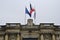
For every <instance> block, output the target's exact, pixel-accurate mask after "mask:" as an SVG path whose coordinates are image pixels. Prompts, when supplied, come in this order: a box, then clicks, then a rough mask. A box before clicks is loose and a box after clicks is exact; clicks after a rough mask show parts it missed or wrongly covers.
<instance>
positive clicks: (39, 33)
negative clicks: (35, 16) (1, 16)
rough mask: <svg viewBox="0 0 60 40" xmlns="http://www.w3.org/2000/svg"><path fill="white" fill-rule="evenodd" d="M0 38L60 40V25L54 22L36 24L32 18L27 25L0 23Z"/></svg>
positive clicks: (8, 39)
mask: <svg viewBox="0 0 60 40" xmlns="http://www.w3.org/2000/svg"><path fill="white" fill-rule="evenodd" d="M0 40H60V26H58V25H54V23H40V24H39V25H35V24H34V23H33V20H32V19H28V20H27V24H26V25H21V24H20V23H6V25H0Z"/></svg>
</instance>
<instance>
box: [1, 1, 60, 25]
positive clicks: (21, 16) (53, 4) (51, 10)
mask: <svg viewBox="0 0 60 40" xmlns="http://www.w3.org/2000/svg"><path fill="white" fill-rule="evenodd" d="M30 3H31V4H32V6H33V7H34V8H35V9H36V14H37V15H36V16H37V17H36V20H35V21H36V24H39V23H55V24H58V25H59V24H60V0H0V24H6V23H7V22H14V23H16V22H18V23H21V24H25V6H26V7H27V8H28V9H29V4H30ZM26 16H27V15H26ZM27 18H28V17H27Z"/></svg>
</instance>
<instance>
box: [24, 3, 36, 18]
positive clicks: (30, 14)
mask: <svg viewBox="0 0 60 40" xmlns="http://www.w3.org/2000/svg"><path fill="white" fill-rule="evenodd" d="M33 12H34V19H35V18H36V12H35V9H34V8H32V5H31V4H30V11H28V9H27V8H25V13H26V14H28V15H29V16H30V17H31V16H32V13H33Z"/></svg>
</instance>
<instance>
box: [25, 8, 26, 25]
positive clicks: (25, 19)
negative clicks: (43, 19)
mask: <svg viewBox="0 0 60 40" xmlns="http://www.w3.org/2000/svg"><path fill="white" fill-rule="evenodd" d="M25 8H26V7H25ZM25 24H26V12H25Z"/></svg>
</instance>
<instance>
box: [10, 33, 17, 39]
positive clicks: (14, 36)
mask: <svg viewBox="0 0 60 40" xmlns="http://www.w3.org/2000/svg"><path fill="white" fill-rule="evenodd" d="M16 38H17V37H16V35H14V34H13V35H12V34H11V35H9V40H16Z"/></svg>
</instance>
